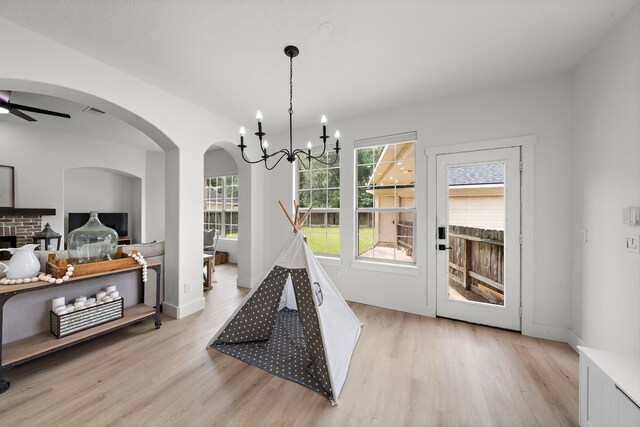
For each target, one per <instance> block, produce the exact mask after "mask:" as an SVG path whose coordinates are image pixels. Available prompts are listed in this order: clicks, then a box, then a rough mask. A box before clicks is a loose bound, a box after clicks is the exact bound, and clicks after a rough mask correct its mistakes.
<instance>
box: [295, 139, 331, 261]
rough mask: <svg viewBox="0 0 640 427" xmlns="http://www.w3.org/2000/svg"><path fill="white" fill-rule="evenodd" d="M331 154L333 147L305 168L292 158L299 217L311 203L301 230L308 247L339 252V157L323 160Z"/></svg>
mask: <svg viewBox="0 0 640 427" xmlns="http://www.w3.org/2000/svg"><path fill="white" fill-rule="evenodd" d="M335 158H336V153H335V152H334V151H331V152H329V153H325V154H324V156H323V157H322V158H321V159H320V160H321V161H318V160H312V161H311V167H310V168H309V169H308V170H306V169H304V168H303V167H300V163H299V162H296V165H297V174H298V177H297V180H298V202H299V203H300V212H299V215H300V217H302V216H304V214H305V213H306V212H307V208H308V207H309V206H310V205H311V203H313V209H312V210H311V213H310V214H309V216H308V217H307V220H306V221H305V224H304V226H303V228H302V232H303V233H304V235H305V237H306V238H307V244H308V245H309V247H310V248H311V250H312V251H313V252H314V253H316V254H320V255H331V256H339V255H340V159H339V157H338V161H336V163H334V164H331V165H327V164H324V163H331V162H333V161H334V159H335ZM323 162H324V163H323Z"/></svg>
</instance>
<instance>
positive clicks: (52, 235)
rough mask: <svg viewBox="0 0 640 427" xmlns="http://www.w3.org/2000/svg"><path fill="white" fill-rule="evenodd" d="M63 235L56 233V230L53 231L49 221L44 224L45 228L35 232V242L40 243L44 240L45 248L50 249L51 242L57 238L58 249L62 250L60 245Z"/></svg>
mask: <svg viewBox="0 0 640 427" xmlns="http://www.w3.org/2000/svg"><path fill="white" fill-rule="evenodd" d="M61 237H62V235H61V234H58V233H56V232H55V231H53V230H52V229H51V225H49V223H47V224H46V225H45V226H44V229H43V230H42V231H40V232H38V233H35V234H34V235H33V237H32V238H33V243H38V244H41V242H42V241H43V240H44V250H45V251H46V250H49V244H50V242H51V240H57V241H58V245H57V246H58V250H60V246H61V244H62V239H61Z"/></svg>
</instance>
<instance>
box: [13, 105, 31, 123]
mask: <svg viewBox="0 0 640 427" xmlns="http://www.w3.org/2000/svg"><path fill="white" fill-rule="evenodd" d="M9 112H10V113H11V114H13V115H14V116H17V117H20V118H21V119H24V120H26V121H28V122H35V121H37V120H36V119H34V118H33V117H31V116H27V115H26V114H25V113H23V112H22V111H20V110H16V109H15V108H11V107H9Z"/></svg>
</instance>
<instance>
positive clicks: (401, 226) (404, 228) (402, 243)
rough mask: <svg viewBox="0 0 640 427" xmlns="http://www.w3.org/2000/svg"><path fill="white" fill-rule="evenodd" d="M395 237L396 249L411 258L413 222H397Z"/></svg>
mask: <svg viewBox="0 0 640 427" xmlns="http://www.w3.org/2000/svg"><path fill="white" fill-rule="evenodd" d="M396 235H397V242H398V248H400V249H403V250H404V251H405V253H406V254H407V255H408V256H411V255H412V254H413V221H398V223H397V225H396Z"/></svg>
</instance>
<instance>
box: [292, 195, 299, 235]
mask: <svg viewBox="0 0 640 427" xmlns="http://www.w3.org/2000/svg"><path fill="white" fill-rule="evenodd" d="M293 206H295V207H296V216H295V220H296V227H298V229H300V223H299V222H298V221H300V217H299V216H298V215H299V214H300V204H299V203H296V201H295V200H294V201H293Z"/></svg>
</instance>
